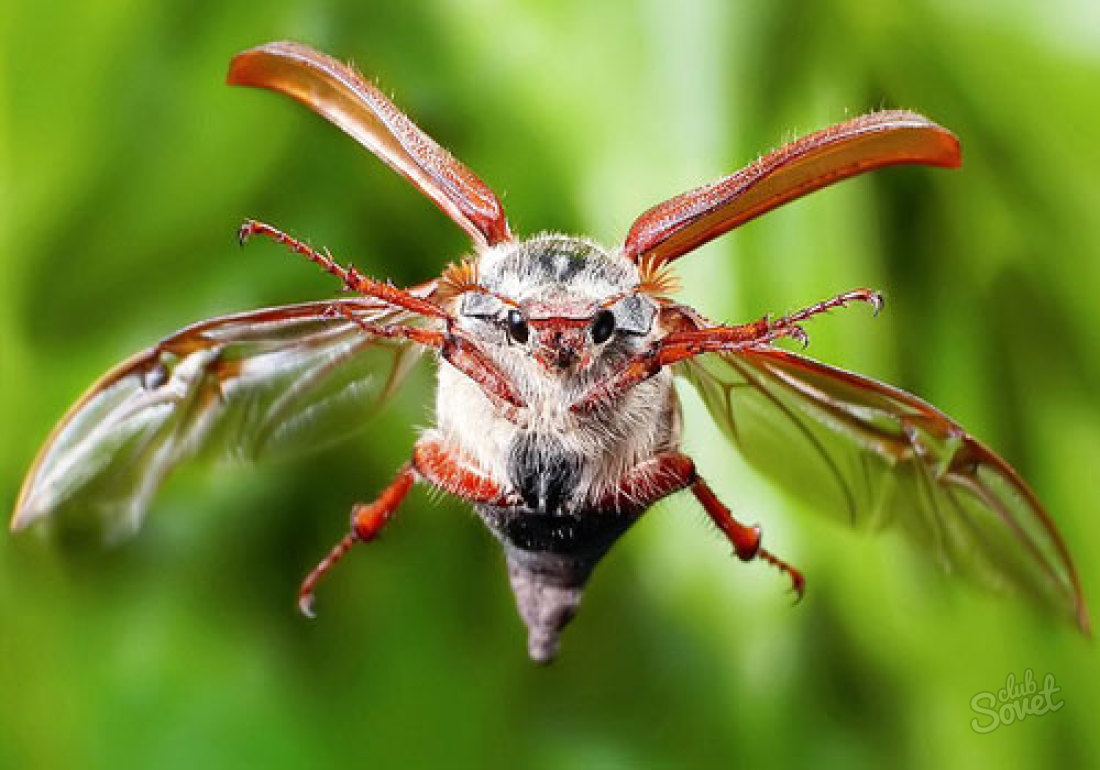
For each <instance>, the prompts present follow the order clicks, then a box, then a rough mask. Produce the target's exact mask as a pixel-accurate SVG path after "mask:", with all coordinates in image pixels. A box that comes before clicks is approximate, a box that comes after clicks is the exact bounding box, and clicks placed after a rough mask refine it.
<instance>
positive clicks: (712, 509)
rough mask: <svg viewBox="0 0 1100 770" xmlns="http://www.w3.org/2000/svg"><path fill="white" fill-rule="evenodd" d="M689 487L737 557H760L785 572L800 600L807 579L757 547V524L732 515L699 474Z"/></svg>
mask: <svg viewBox="0 0 1100 770" xmlns="http://www.w3.org/2000/svg"><path fill="white" fill-rule="evenodd" d="M691 491H692V493H693V494H694V495H695V499H696V500H698V501H699V503H700V504H701V505H702V506H703V510H705V511H706V512H707V515H708V516H710V519H711V521H713V522H714V523H715V524H716V525H718V529H720V530H722V534H724V535H725V536H726V538H728V539H729V541H730V542H731V543H732V544H733V550H734V553H736V554H737V558H739V559H740V560H741V561H752V560H753V559H763V560H764V561H766V562H767V563H768V564H771V565H772V566H773V567H777V568H778V569H779V570H781V571H782V572H785V573H787V575H788V576H789V577H790V579H791V588H792V589H793V590H794V592H795V594H796V598H795V602H796V603H797V602H799V601H801V600H802V596H803V595H804V594H805V593H806V579H805V578H803V577H802V573H801V572H799V571H798V570H797V569H795V568H794V567H792V566H791V565H790V564H788V563H787V562H785V561H783V560H782V559H780V558H778V557H776V556H775V555H774V554H772V553H771V552H770V551H767V550H765V549H764V548H761V547H760V527H747V526H745V525H744V524H742V523H741V522H739V521H737V519H735V518H733V514H732V513H730V509H729V508H727V507H726V506H724V505H723V504H722V501H721V500H719V499H718V497H717V496H716V495H715V494H714V491H713V490H711V488H710V486H708V485H707V483H706V482H705V481H703V480H702V479H701V478H699V477H698V476H696V477H695V480H694V481H693V482H692V484H691Z"/></svg>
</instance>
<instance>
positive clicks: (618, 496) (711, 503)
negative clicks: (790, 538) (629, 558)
mask: <svg viewBox="0 0 1100 770" xmlns="http://www.w3.org/2000/svg"><path fill="white" fill-rule="evenodd" d="M688 487H690V488H691V491H692V493H693V494H694V495H695V499H696V500H698V501H699V503H700V504H701V505H702V506H703V510H705V511H706V512H707V515H708V516H710V518H711V521H713V522H714V523H715V524H716V525H718V528H719V529H720V530H722V534H724V535H725V536H726V538H727V539H728V540H729V541H730V543H732V544H733V549H734V552H735V553H736V554H737V558H739V559H741V561H752V560H753V559H763V560H764V561H766V562H767V563H768V564H771V565H772V566H774V567H777V568H778V569H779V570H781V571H782V572H785V573H786V574H787V575H788V576H790V579H791V586H792V588H793V589H794V591H795V593H796V594H797V596H798V598H797V599H796V601H798V600H801V599H802V596H803V594H804V593H805V590H806V581H805V579H804V578H803V577H802V573H801V572H799V571H798V570H797V569H795V568H794V567H792V566H791V565H789V564H787V563H786V562H785V561H783V560H782V559H779V558H777V557H776V556H774V555H773V554H772V553H771V552H770V551H767V550H765V549H764V548H761V547H760V528H759V527H747V526H745V525H744V524H741V523H740V522H739V521H737V519H735V518H733V514H732V513H730V510H729V508H727V507H726V506H724V505H723V504H722V501H721V500H719V499H718V497H717V496H716V495H715V494H714V491H713V490H712V489H711V488H710V486H709V485H708V484H707V483H706V482H705V481H703V479H701V478H700V477H699V474H698V473H697V472H696V471H695V463H694V462H693V461H692V459H691V458H690V457H688V456H687V455H683V454H680V453H679V452H668V453H666V454H661V455H658V456H656V457H654V458H653V459H651V460H647V461H646V462H644V463H641V464H640V465H638V466H637V467H635V468H634V469H633V470H631V471H630V472H629V473H628V474H626V475H625V476H624V477H623V478H622V479H621V480H620V481H619V483H618V484H617V485H616V486H615V489H613V490H612V491H611V492H609V493H608V494H606V495H604V497H603V498H601V500H600V501H599V505H598V506H597V507H598V508H599V510H601V511H620V510H626V511H630V510H636V511H638V513H641V512H643V511H645V509H646V508H648V507H649V506H651V505H653V504H654V503H656V502H657V501H658V500H661V499H663V498H665V497H668V496H669V495H671V494H673V493H674V492H678V491H680V490H681V489H686V488H688Z"/></svg>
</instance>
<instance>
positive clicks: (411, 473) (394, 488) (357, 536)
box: [298, 464, 417, 618]
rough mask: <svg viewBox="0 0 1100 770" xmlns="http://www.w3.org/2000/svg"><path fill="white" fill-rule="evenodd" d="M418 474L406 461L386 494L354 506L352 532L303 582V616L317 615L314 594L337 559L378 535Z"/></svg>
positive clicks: (299, 592) (301, 605)
mask: <svg viewBox="0 0 1100 770" xmlns="http://www.w3.org/2000/svg"><path fill="white" fill-rule="evenodd" d="M416 475H417V474H416V471H415V470H413V467H412V465H411V464H406V465H405V466H404V467H403V468H402V469H401V471H400V473H398V474H397V478H396V479H394V481H393V483H392V484H390V485H389V486H388V487H386V488H385V489H384V490H382V494H380V495H379V496H378V498H377V499H376V500H375V501H374V502H373V503H359V504H357V505H356V506H355V507H354V508H352V509H351V531H350V532H348V534H346V535H344V537H343V538H341V539H340V542H338V543H337V544H336V545H335V546H334V547H333V549H332V550H331V551H330V552H329V554H328V556H326V557H325V558H324V559H322V560H321V562H320V563H319V564H318V565H317V566H316V567H314V568H313V571H312V572H310V573H309V575H307V576H306V579H305V580H303V581H302V587H301V588H300V589H299V590H298V609H299V610H300V611H301V612H302V614H303V615H305V616H307V617H311V618H312V617H313V616H314V615H313V593H314V591H315V590H316V588H317V584H318V583H320V582H321V578H323V577H324V576H325V575H326V574H328V571H329V570H331V569H332V568H333V567H334V566H335V565H336V562H338V561H340V559H342V558H344V555H345V554H347V552H348V551H350V550H351V547H352V546H353V545H355V544H356V543H366V542H369V541H371V540H373V539H374V538H376V537H377V536H378V533H379V532H381V531H382V528H383V527H384V526H386V522H388V521H389V520H390V517H392V516H393V514H394V513H396V512H397V508H398V506H399V505H401V501H402V500H404V499H405V495H407V494H408V493H409V489H411V488H412V485H413V482H414V481H416Z"/></svg>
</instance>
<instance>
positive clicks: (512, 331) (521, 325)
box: [508, 310, 530, 345]
mask: <svg viewBox="0 0 1100 770" xmlns="http://www.w3.org/2000/svg"><path fill="white" fill-rule="evenodd" d="M508 336H509V337H511V338H512V341H513V342H518V343H519V344H520V345H522V344H524V343H525V342H527V338H528V336H530V332H529V330H528V329H527V319H526V318H524V317H523V313H521V312H519V311H518V310H509V311H508Z"/></svg>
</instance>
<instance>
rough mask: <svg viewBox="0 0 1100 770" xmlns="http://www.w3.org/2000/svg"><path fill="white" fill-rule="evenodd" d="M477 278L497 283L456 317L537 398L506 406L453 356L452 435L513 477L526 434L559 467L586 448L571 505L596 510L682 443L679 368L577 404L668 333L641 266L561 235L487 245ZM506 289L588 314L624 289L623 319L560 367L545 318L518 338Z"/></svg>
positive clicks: (556, 311)
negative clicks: (643, 288) (543, 340)
mask: <svg viewBox="0 0 1100 770" xmlns="http://www.w3.org/2000/svg"><path fill="white" fill-rule="evenodd" d="M477 276H478V283H479V285H480V286H481V287H483V288H484V289H485V290H486V293H485V294H482V295H480V296H479V297H478V298H477V299H476V300H475V301H474V302H469V301H467V303H466V304H465V306H464V304H463V300H462V298H460V299H459V300H458V302H457V305H458V306H457V308H456V310H457V312H456V315H457V317H458V318H459V319H460V321H459V322H460V324H461V325H462V327H463V328H464V329H465V330H466V331H467V332H469V333H470V334H471V335H472V336H473V337H474V338H475V339H477V340H478V342H479V344H480V345H481V347H482V348H483V349H484V350H485V351H486V353H488V355H489V356H490V358H491V359H492V360H493V362H494V363H495V364H496V365H497V366H498V368H499V369H500V370H501V372H502V373H503V374H504V375H505V377H507V378H508V379H509V380H510V381H511V382H512V383H513V385H514V386H515V387H516V388H517V390H518V391H519V393H520V394H521V395H522V397H523V399H524V401H525V402H526V404H527V406H526V408H523V409H520V410H518V412H517V413H516V414H512V415H508V414H506V413H505V411H504V410H502V409H501V407H500V405H498V404H497V403H494V402H493V400H492V399H490V397H488V396H487V395H486V394H485V393H484V391H483V390H482V389H481V388H480V387H479V386H478V385H477V384H476V383H475V382H473V381H472V380H471V379H470V378H469V377H468V376H467V375H465V374H463V373H461V372H459V371H458V370H457V369H455V368H454V367H453V366H451V365H450V364H448V363H447V362H445V361H442V360H441V361H440V367H439V376H438V390H437V394H436V411H437V425H438V428H437V429H436V430H437V431H438V434H439V435H440V436H441V438H442V439H443V441H444V442H445V443H446V444H447V445H449V446H451V447H454V448H456V449H457V450H458V452H459V453H460V454H461V455H462V456H464V457H466V458H468V459H469V460H471V461H472V462H473V463H474V464H475V465H476V466H477V467H478V468H479V469H480V470H481V471H482V472H484V473H486V474H488V475H489V476H490V477H492V478H493V479H495V480H497V481H499V482H501V483H502V484H504V485H505V486H506V487H507V486H509V482H510V479H511V478H512V476H513V475H514V468H511V469H510V467H509V463H510V462H514V457H513V456H514V451H515V447H516V442H517V441H525V442H526V449H527V451H528V452H532V453H534V454H535V455H536V456H537V457H538V458H539V459H538V460H536V462H539V463H545V464H546V465H547V467H549V466H550V465H551V464H553V463H555V462H560V461H561V456H562V455H563V454H564V455H565V456H568V457H570V458H575V461H576V463H577V466H578V467H577V473H576V475H575V479H574V483H573V484H571V485H570V493H569V495H568V497H567V499H566V500H565V501H564V502H563V504H562V509H563V511H562V512H567V513H579V512H582V511H591V510H592V509H591V507H590V504H591V503H593V502H594V501H596V500H598V499H599V498H600V497H601V496H602V495H603V494H604V493H606V492H607V491H609V490H610V489H611V488H613V487H614V486H615V483H616V482H617V481H619V480H620V479H622V478H623V476H624V475H625V474H626V473H627V472H628V471H630V470H631V469H633V468H635V467H636V466H638V465H639V464H640V463H642V462H644V461H646V460H648V459H651V458H652V457H654V455H656V454H658V453H660V452H663V451H667V450H670V449H675V448H676V447H677V445H678V444H679V434H680V414H679V404H678V401H677V399H676V395H675V391H674V390H673V387H672V376H671V372H669V371H667V370H663V371H661V372H660V373H659V374H657V375H656V376H655V377H652V378H650V379H649V380H646V381H644V382H642V383H640V384H638V385H636V386H635V387H633V388H631V389H629V390H627V391H625V392H624V393H623V394H621V395H620V396H618V397H616V398H615V399H614V400H613V401H611V402H609V403H608V404H607V405H606V406H605V407H603V408H600V409H597V410H595V411H593V412H591V413H588V414H584V415H580V414H577V413H574V412H571V411H570V408H569V407H570V405H571V404H573V403H574V402H575V401H576V400H577V399H578V398H579V397H580V396H581V395H582V394H583V393H585V392H586V391H587V389H588V388H589V386H590V385H591V384H592V383H593V382H596V381H599V380H600V379H602V378H604V377H606V376H607V375H608V374H610V373H611V372H613V371H615V370H616V369H617V368H618V367H620V366H621V365H622V364H623V362H624V361H625V360H626V359H627V358H628V357H629V356H631V355H633V354H636V353H638V352H641V351H643V350H645V349H646V348H647V347H649V346H650V344H651V343H652V342H653V340H654V339H656V338H657V337H658V336H659V334H660V329H658V324H657V321H656V304H655V303H654V302H653V301H652V300H651V299H649V298H648V297H645V296H642V295H635V294H634V289H635V288H636V287H637V285H638V282H639V273H638V269H637V267H636V266H635V265H634V264H633V263H632V262H630V261H629V260H627V259H624V258H622V257H619V256H618V255H615V254H609V253H608V252H607V251H605V250H604V249H602V248H601V247H599V246H598V245H596V244H595V243H593V242H591V241H588V240H584V239H580V238H572V237H568V236H563V235H554V234H549V235H540V236H536V237H534V238H531V239H528V240H526V241H523V242H521V243H515V244H504V245H501V246H498V247H495V248H493V249H490V250H487V251H486V252H484V253H483V254H482V255H481V257H480V260H479V262H478V265H477ZM494 295H495V296H494ZM497 297H503V298H507V299H509V300H512V301H514V302H515V303H516V304H517V305H518V306H519V308H520V309H521V311H522V312H524V314H525V316H528V317H536V318H537V317H540V316H542V317H550V316H563V317H569V318H581V317H588V316H590V315H591V314H592V313H594V312H595V311H596V310H597V309H598V308H599V307H600V305H601V304H603V303H605V302H607V300H609V299H611V298H613V297H623V298H624V299H623V300H622V304H620V305H617V306H614V307H613V312H614V313H615V315H616V318H617V321H618V322H619V323H618V324H617V329H616V332H615V334H614V335H613V336H612V338H611V339H610V340H608V341H607V342H606V343H604V344H602V345H599V344H594V343H593V341H592V339H591V337H586V343H587V345H586V350H587V352H588V353H589V354H590V356H589V360H583V361H581V362H580V363H578V364H575V365H572V366H569V367H567V368H564V369H561V370H555V369H553V368H547V367H546V366H544V365H543V364H542V363H540V362H538V361H536V360H535V358H534V357H533V354H532V350H533V349H534V347H535V346H536V345H537V344H538V342H539V340H538V339H537V335H538V332H537V331H536V330H535V329H534V328H532V329H531V331H530V339H529V340H528V341H527V343H526V344H519V343H518V342H516V341H514V340H512V339H511V338H510V337H509V335H508V333H507V330H506V324H505V322H504V321H503V319H504V318H505V317H506V314H507V312H508V310H509V309H511V306H510V305H507V304H504V303H502V302H499V300H497V299H496V298H497ZM473 313H476V314H477V315H473ZM643 328H644V329H645V331H644V332H642V331H640V330H641V329H643ZM627 329H636V331H628V330H627ZM510 471H511V472H510Z"/></svg>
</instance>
